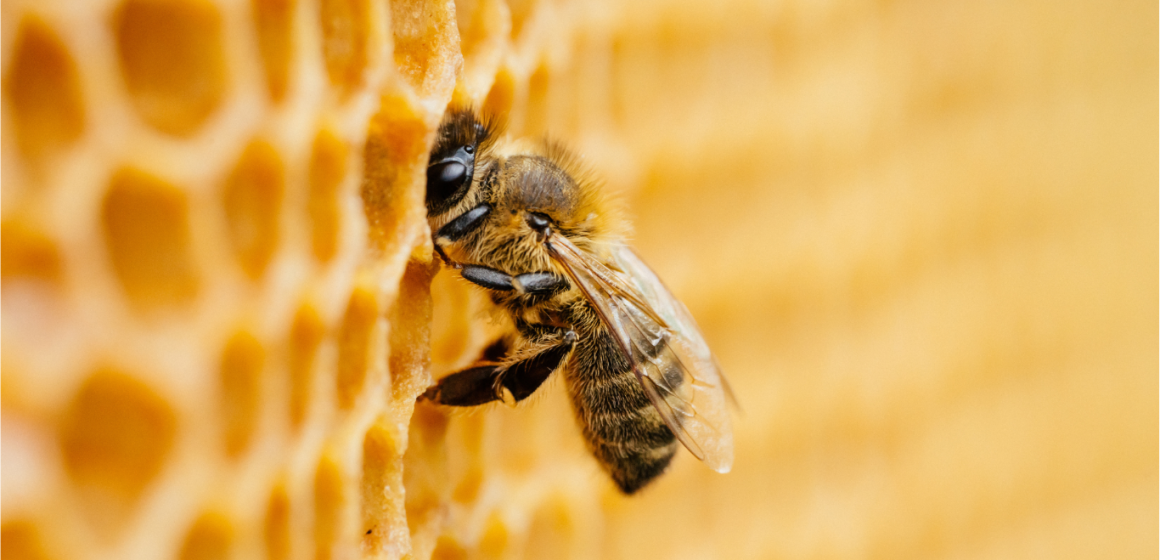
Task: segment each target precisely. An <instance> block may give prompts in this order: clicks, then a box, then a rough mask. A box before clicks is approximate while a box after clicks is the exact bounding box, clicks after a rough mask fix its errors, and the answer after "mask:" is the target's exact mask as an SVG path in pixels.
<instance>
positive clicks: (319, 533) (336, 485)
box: [314, 457, 347, 560]
mask: <svg viewBox="0 0 1160 560" xmlns="http://www.w3.org/2000/svg"><path fill="white" fill-rule="evenodd" d="M343 492H344V489H343V480H342V470H341V467H339V465H337V464H336V463H335V462H334V461H333V460H331V459H330V458H329V457H324V458H323V459H322V461H321V462H320V463H319V465H318V471H316V472H315V475H314V557H315V559H316V560H328V559H330V558H333V557H334V556H335V554H334V552H335V551H334V548H335V545H336V544H337V543H336V541H338V537H339V533H340V532H341V530H342V521H343V520H342V512H343V508H344V506H345V505H346V501H347V500H346V496H345V495H344V493H343Z"/></svg>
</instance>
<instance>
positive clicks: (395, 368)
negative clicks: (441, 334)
mask: <svg viewBox="0 0 1160 560" xmlns="http://www.w3.org/2000/svg"><path fill="white" fill-rule="evenodd" d="M436 270H437V269H436V268H435V267H432V266H425V265H422V264H419V263H416V262H414V261H412V262H409V263H407V268H406V270H405V271H404V272H403V280H402V281H401V282H400V283H399V295H398V297H396V298H395V307H394V310H393V311H392V314H391V335H390V341H391V352H390V358H389V359H388V361H387V364H388V366H389V367H390V372H391V391H392V394H393V396H394V397H395V398H396V399H404V398H407V397H412V398H413V397H414V396H415V395H418V394H419V393H420V392H422V391H423V390H424V389H425V387H426V385H427V383H428V381H429V380H430V375H429V374H428V370H429V369H430V367H431V277H432V276H433V275H434V274H435V271H436Z"/></svg>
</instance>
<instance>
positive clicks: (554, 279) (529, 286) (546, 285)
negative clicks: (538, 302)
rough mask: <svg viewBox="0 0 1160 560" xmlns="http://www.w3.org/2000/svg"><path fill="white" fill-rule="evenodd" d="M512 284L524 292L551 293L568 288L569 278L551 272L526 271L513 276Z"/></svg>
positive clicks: (517, 289)
mask: <svg viewBox="0 0 1160 560" xmlns="http://www.w3.org/2000/svg"><path fill="white" fill-rule="evenodd" d="M512 286H513V287H515V289H516V291H518V292H520V293H522V294H535V295H551V294H555V293H558V292H562V291H564V290H566V289H568V280H567V279H566V278H564V277H563V276H560V275H557V274H552V273H551V272H525V273H524V274H520V275H519V276H516V277H515V278H512Z"/></svg>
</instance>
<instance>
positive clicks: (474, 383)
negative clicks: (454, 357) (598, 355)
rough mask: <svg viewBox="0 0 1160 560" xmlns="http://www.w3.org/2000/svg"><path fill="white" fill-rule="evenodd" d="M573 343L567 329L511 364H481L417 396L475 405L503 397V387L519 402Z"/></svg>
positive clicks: (449, 376) (453, 403)
mask: <svg viewBox="0 0 1160 560" xmlns="http://www.w3.org/2000/svg"><path fill="white" fill-rule="evenodd" d="M575 344H576V333H574V332H572V331H567V332H565V333H564V334H563V335H562V336H559V337H557V338H555V340H553V341H552V343H551V344H548V345H545V346H543V347H540V348H538V349H537V350H538V352H535V353H532V354H531V355H530V356H527V357H525V358H523V359H521V360H519V361H517V362H515V363H511V364H488V365H482V366H477V367H473V368H469V369H465V370H463V371H459V372H456V373H453V374H451V375H448V376H447V377H444V378H443V379H441V380H439V383H438V384H436V385H435V386H434V387H431V388H430V389H427V392H425V393H423V395H422V396H420V397H419V398H420V400H430V401H433V402H435V403H437V404H442V405H446V406H477V405H481V404H486V403H489V402H491V401H500V400H505V399H504V396H505V395H504V393H505V390H506V392H508V393H510V394H511V398H512V399H513V400H515V401H516V402H519V401H522V400H524V399H526V398H528V397H529V396H531V395H532V393H534V392H536V389H538V388H539V387H540V385H543V383H544V380H546V379H547V378H548V376H549V375H551V374H552V372H553V371H556V370H557V369H558V368H559V367H560V365H562V364H563V363H564V359H565V358H566V357H567V356H568V353H569V352H571V351H572V347H573V346H575ZM520 354H525V355H526V352H520Z"/></svg>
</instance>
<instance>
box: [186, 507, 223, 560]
mask: <svg viewBox="0 0 1160 560" xmlns="http://www.w3.org/2000/svg"><path fill="white" fill-rule="evenodd" d="M233 541H234V527H233V525H232V524H231V523H230V520H229V519H226V517H225V516H223V515H221V514H219V513H212V512H211V513H205V514H203V515H202V516H201V517H198V518H197V521H194V523H193V526H192V527H190V528H189V532H188V533H186V535H185V542H184V543H182V545H181V554H180V555H179V556H178V558H180V560H220V559H222V558H228V557H229V554H230V548H231V546H232V545H233Z"/></svg>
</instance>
